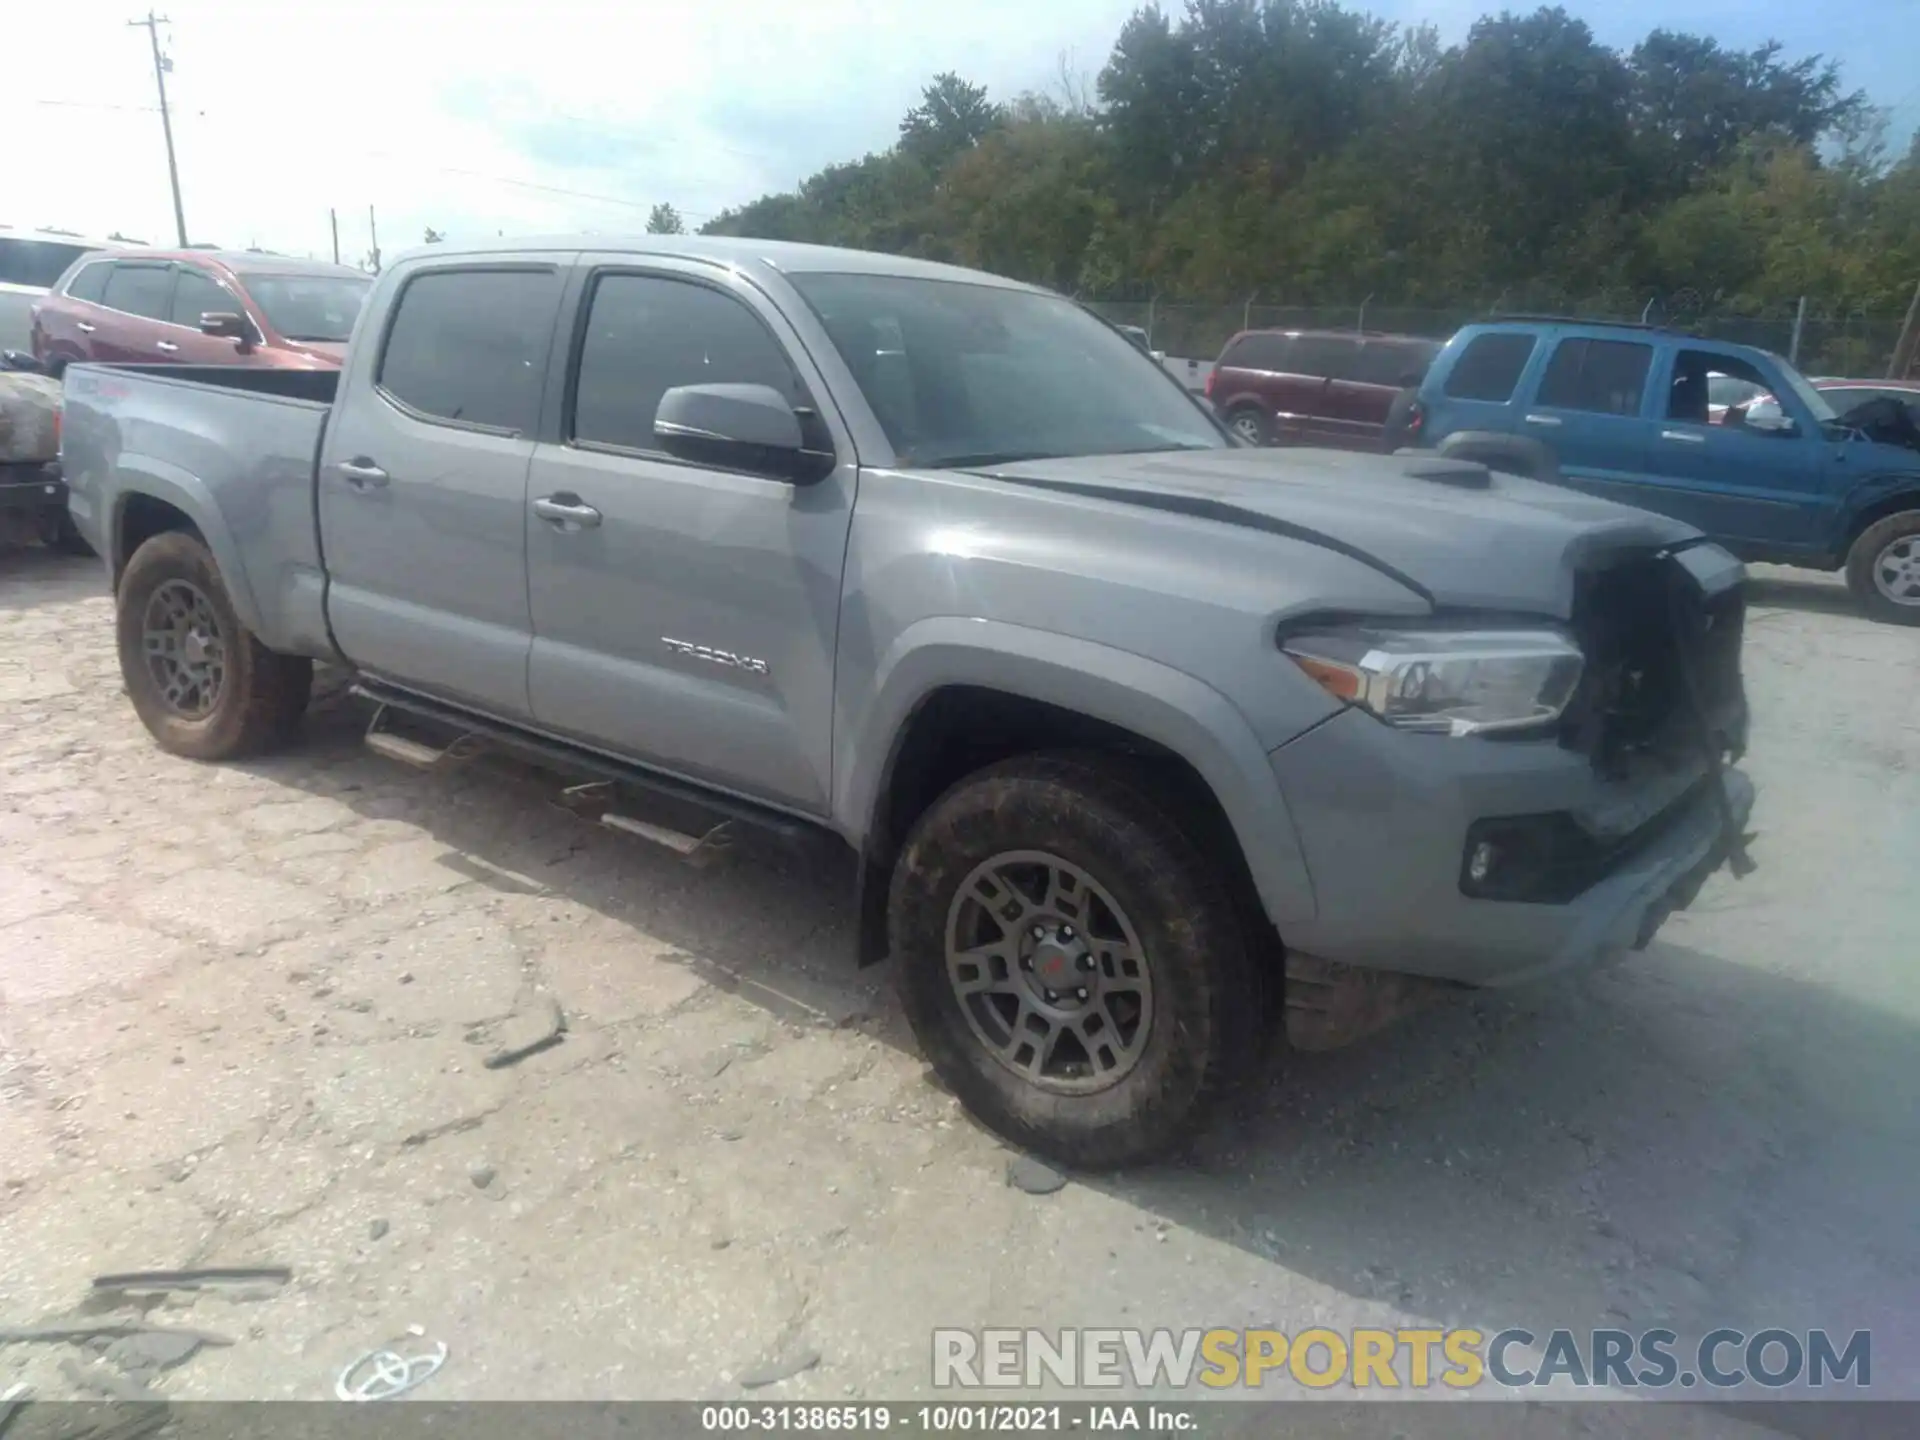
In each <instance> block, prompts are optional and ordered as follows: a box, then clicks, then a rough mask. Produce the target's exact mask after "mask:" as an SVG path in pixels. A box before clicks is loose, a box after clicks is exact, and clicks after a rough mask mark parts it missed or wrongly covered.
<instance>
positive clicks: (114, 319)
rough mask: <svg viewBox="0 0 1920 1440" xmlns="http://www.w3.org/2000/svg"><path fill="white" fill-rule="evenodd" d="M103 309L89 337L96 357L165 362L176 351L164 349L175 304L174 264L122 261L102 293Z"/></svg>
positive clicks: (121, 360)
mask: <svg viewBox="0 0 1920 1440" xmlns="http://www.w3.org/2000/svg"><path fill="white" fill-rule="evenodd" d="M100 304H101V307H102V309H101V314H100V315H99V316H98V317H97V319H95V320H94V321H93V324H94V326H95V330H94V333H93V334H92V335H91V336H89V337H88V340H89V353H88V356H87V358H88V359H90V360H107V361H119V362H121V363H123V364H127V363H131V364H136V365H159V364H165V363H167V362H169V361H171V360H172V358H173V357H172V356H171V355H170V354H168V353H167V352H166V351H164V350H161V349H160V348H159V344H160V342H161V341H162V340H164V339H166V338H167V337H166V331H165V329H164V328H163V327H165V326H166V324H167V323H168V316H169V315H170V314H171V312H172V308H173V266H172V265H170V264H169V263H167V262H166V261H164V260H119V261H115V262H114V266H113V273H112V274H111V275H109V276H108V277H107V285H106V289H105V291H104V292H103V293H102V294H101V296H100Z"/></svg>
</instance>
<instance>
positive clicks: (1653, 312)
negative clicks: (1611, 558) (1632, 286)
mask: <svg viewBox="0 0 1920 1440" xmlns="http://www.w3.org/2000/svg"><path fill="white" fill-rule="evenodd" d="M1088 304H1089V306H1090V308H1092V309H1093V310H1095V311H1097V312H1098V313H1099V314H1101V315H1103V316H1105V317H1106V318H1107V319H1108V320H1111V321H1113V322H1114V323H1115V324H1116V325H1138V326H1139V327H1140V328H1142V329H1143V330H1145V331H1146V332H1147V335H1148V337H1149V340H1150V343H1151V344H1152V347H1153V348H1154V349H1156V350H1162V351H1165V352H1166V353H1167V354H1168V355H1171V356H1179V357H1182V358H1190V359H1196V360H1203V361H1205V360H1212V359H1213V358H1214V357H1215V356H1216V355H1218V354H1219V353H1220V351H1221V349H1222V348H1223V347H1224V346H1225V345H1226V343H1227V341H1228V340H1229V339H1231V338H1232V337H1233V336H1234V335H1235V334H1237V333H1238V332H1240V331H1242V330H1366V331H1371V332H1374V333H1386V334H1399V335H1423V336H1430V337H1432V338H1434V339H1438V340H1444V339H1445V338H1446V337H1447V336H1449V335H1451V334H1453V332H1454V331H1456V330H1458V329H1459V328H1460V327H1461V326H1462V325H1466V324H1470V323H1472V322H1473V321H1476V320H1486V319H1489V318H1491V317H1492V316H1494V315H1496V314H1512V313H1514V311H1513V308H1512V307H1507V308H1503V309H1500V310H1497V311H1496V310H1489V309H1487V308H1486V307H1484V306H1482V307H1476V306H1471V305H1462V306H1456V307H1453V308H1438V309H1435V308H1410V307H1405V306H1396V305H1382V304H1378V303H1375V302H1371V301H1370V302H1368V303H1367V304H1366V305H1364V306H1361V305H1261V304H1258V303H1256V302H1254V301H1251V300H1249V301H1242V302H1240V303H1238V304H1212V305H1210V304H1205V303H1192V302H1187V301H1177V302H1163V301H1153V300H1141V301H1132V300H1122V301H1090V302H1088ZM1560 313H1564V314H1568V315H1577V316H1579V317H1581V318H1583V319H1587V320H1626V321H1636V322H1637V321H1641V320H1643V319H1645V320H1648V321H1654V322H1658V323H1661V324H1666V325H1671V326H1673V327H1674V328H1675V329H1678V330H1684V331H1686V332H1688V333H1689V334H1693V335H1698V336H1700V337H1701V338H1702V339H1708V340H1725V341H1731V342H1734V343H1737V344H1741V345H1754V346H1758V347H1759V348H1761V349H1763V350H1771V351H1773V352H1775V353H1776V354H1779V355H1790V356H1794V357H1795V358H1796V359H1797V361H1798V363H1799V366H1800V368H1801V369H1802V370H1803V371H1805V372H1806V373H1807V374H1809V375H1847V376H1879V375H1884V374H1886V373H1887V364H1888V362H1889V360H1890V359H1891V358H1892V356H1893V350H1894V346H1895V345H1896V344H1897V343H1898V341H1899V338H1900V327H1901V323H1902V320H1903V317H1902V316H1901V315H1897V314H1894V315H1867V314H1863V313H1843V314H1834V313H1831V312H1822V311H1820V310H1818V309H1817V308H1815V307H1814V306H1812V305H1809V306H1808V307H1807V313H1806V314H1805V316H1804V317H1802V316H1801V315H1800V313H1799V307H1798V306H1797V305H1788V306H1785V307H1783V308H1781V309H1780V310H1778V311H1774V312H1769V313H1766V314H1759V315H1720V314H1713V313H1709V312H1706V311H1704V310H1701V309H1698V308H1696V306H1695V304H1694V303H1693V302H1691V301H1690V299H1689V297H1687V296H1675V297H1673V298H1672V300H1670V301H1669V302H1667V303H1666V304H1664V305H1663V304H1661V303H1658V302H1656V303H1655V304H1653V305H1651V306H1646V307H1643V308H1641V309H1639V310H1633V311H1628V310H1625V309H1623V308H1622V307H1620V306H1618V305H1611V306H1606V305H1603V306H1599V307H1588V306H1578V307H1571V308H1569V309H1567V310H1565V311H1563V312H1560ZM1796 328H1797V329H1798V331H1799V335H1798V344H1797V345H1796V344H1795V330H1796Z"/></svg>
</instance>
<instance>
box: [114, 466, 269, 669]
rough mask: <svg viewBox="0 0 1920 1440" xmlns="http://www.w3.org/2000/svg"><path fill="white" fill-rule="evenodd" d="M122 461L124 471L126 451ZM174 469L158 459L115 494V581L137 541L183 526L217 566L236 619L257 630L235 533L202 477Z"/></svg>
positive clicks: (256, 610)
mask: <svg viewBox="0 0 1920 1440" xmlns="http://www.w3.org/2000/svg"><path fill="white" fill-rule="evenodd" d="M120 463H121V469H122V471H123V473H124V472H126V471H128V470H130V469H131V468H132V465H133V462H131V460H130V459H129V458H128V457H122V460H121V462H120ZM172 469H173V467H170V466H168V467H160V466H157V465H156V466H155V467H154V468H151V469H145V470H141V471H140V472H139V473H138V475H137V476H136V477H131V478H134V481H135V483H134V484H133V485H132V486H130V487H128V488H125V489H122V490H121V491H120V492H119V493H118V494H117V495H115V496H114V499H113V510H112V516H111V519H110V521H109V524H108V528H107V535H108V537H109V544H110V550H109V558H110V561H111V563H112V566H113V583H114V587H115V588H116V589H118V588H119V585H120V577H121V575H122V574H123V573H124V572H125V570H126V568H127V562H128V561H129V560H131V559H132V558H133V552H134V551H135V550H137V549H139V548H140V546H141V545H143V544H145V543H146V542H147V541H148V540H151V539H152V538H153V537H154V536H155V535H162V534H166V533H167V532H169V531H184V532H186V533H188V534H190V535H192V536H194V537H195V538H196V539H198V540H199V541H200V543H201V544H203V545H205V546H206V547H207V549H208V550H209V551H210V552H211V553H212V555H213V563H214V564H215V565H216V566H218V567H219V570H220V578H221V581H222V582H223V583H224V584H225V585H226V587H227V597H228V599H229V600H230V601H231V602H232V604H233V608H234V612H235V613H236V614H237V615H238V616H239V617H240V623H241V624H243V625H245V626H246V627H247V628H248V629H249V630H252V631H254V632H255V633H256V634H257V633H258V632H259V630H260V609H259V606H258V605H257V604H256V603H255V599H254V594H253V587H252V585H251V584H250V583H249V581H248V578H247V571H246V567H245V566H244V565H242V564H241V563H240V551H239V548H238V546H236V545H235V544H234V540H233V536H232V535H231V534H230V533H229V532H228V530H227V528H226V526H225V525H224V524H222V523H221V521H220V518H219V513H220V512H219V509H218V507H216V506H215V505H214V503H213V501H212V498H211V497H210V496H208V495H207V493H206V491H205V489H204V487H202V486H201V485H200V482H199V481H197V480H196V479H194V477H193V476H191V475H187V474H185V473H184V472H181V473H179V474H171V473H168V472H169V471H171V470H172Z"/></svg>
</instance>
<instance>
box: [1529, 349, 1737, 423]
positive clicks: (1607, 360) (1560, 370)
mask: <svg viewBox="0 0 1920 1440" xmlns="http://www.w3.org/2000/svg"><path fill="white" fill-rule="evenodd" d="M1652 364H1653V347H1652V346H1651V345H1639V344H1634V343H1632V342H1630V341H1625V340H1562V341H1561V342H1560V344H1559V346H1558V347H1557V348H1556V349H1555V350H1554V352H1553V358H1552V359H1551V360H1549V361H1548V362H1547V373H1546V374H1545V375H1543V376H1541V377H1540V404H1542V405H1545V406H1549V407H1551V408H1553V409H1556V410H1585V411H1589V412H1591V413H1593V414H1596V415H1637V414H1639V413H1640V398H1641V396H1642V395H1644V394H1645V393H1646V388H1647V370H1648V369H1649V368H1650V367H1651V365H1652ZM1701 384H1702V389H1701V395H1702V397H1703V402H1702V403H1703V404H1704V396H1705V393H1706V391H1705V380H1704V378H1703V379H1702V382H1701ZM1703 413H1704V412H1703Z"/></svg>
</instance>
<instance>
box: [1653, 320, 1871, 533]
mask: <svg viewBox="0 0 1920 1440" xmlns="http://www.w3.org/2000/svg"><path fill="white" fill-rule="evenodd" d="M1716 373H1717V374H1721V375H1726V376H1731V377H1733V378H1734V379H1738V380H1744V381H1748V382H1750V383H1751V384H1753V385H1754V386H1756V387H1759V388H1760V389H1762V390H1764V391H1767V392H1770V393H1771V394H1773V395H1775V396H1776V397H1778V398H1779V402H1780V404H1781V406H1782V412H1783V413H1784V414H1785V415H1787V416H1788V417H1789V418H1791V419H1792V420H1793V421H1794V425H1793V427H1792V428H1791V429H1779V428H1761V427H1760V426H1757V425H1749V424H1746V423H1745V419H1744V416H1743V415H1740V414H1739V413H1738V412H1733V411H1730V412H1728V414H1727V415H1726V416H1725V417H1724V418H1723V419H1722V421H1721V423H1719V424H1714V423H1713V420H1712V393H1711V381H1710V378H1709V377H1710V376H1712V375H1714V374H1716ZM1654 396H1655V399H1656V403H1657V405H1658V409H1659V415H1658V423H1657V424H1656V426H1655V428H1654V433H1653V441H1652V445H1651V447H1650V449H1649V453H1648V465H1647V468H1648V470H1649V471H1650V472H1651V476H1650V478H1651V480H1652V482H1653V489H1652V490H1651V492H1650V493H1649V494H1648V495H1647V496H1646V497H1645V498H1643V499H1641V500H1640V501H1639V502H1638V503H1640V504H1643V505H1645V506H1646V507H1647V508H1648V509H1650V510H1659V511H1661V512H1662V513H1663V514H1667V515H1672V516H1675V517H1677V518H1678V519H1681V520H1685V521H1687V522H1688V523H1690V524H1693V525H1698V526H1699V527H1700V528H1701V529H1702V530H1704V531H1706V532H1707V533H1708V534H1709V535H1712V536H1714V537H1715V538H1717V539H1724V540H1738V541H1746V542H1751V543H1754V544H1757V545H1767V546H1784V547H1788V548H1791V547H1794V546H1798V545H1807V546H1814V545H1817V544H1819V543H1822V542H1824V540H1825V538H1826V535H1827V533H1828V527H1827V525H1826V518H1825V517H1826V515H1827V513H1829V512H1831V511H1832V510H1833V509H1834V508H1835V507H1836V506H1837V504H1838V497H1837V496H1829V495H1827V494H1826V493H1825V488H1824V486H1823V484H1822V481H1823V479H1824V477H1825V473H1826V458H1827V457H1828V456H1829V455H1831V454H1833V453H1834V451H1835V449H1836V447H1835V446H1834V444H1833V443H1832V441H1830V440H1829V439H1827V438H1826V436H1825V435H1824V434H1823V433H1822V431H1821V429H1820V426H1819V424H1818V423H1817V422H1815V421H1814V419H1813V417H1812V416H1811V415H1809V414H1807V413H1806V412H1805V410H1804V409H1803V407H1802V406H1801V405H1800V402H1799V400H1798V398H1797V397H1796V396H1794V395H1793V393H1792V388H1791V387H1790V386H1787V385H1784V384H1782V383H1781V377H1780V376H1779V375H1778V374H1776V373H1775V372H1773V371H1772V370H1770V369H1764V368H1762V367H1761V365H1760V363H1759V361H1758V360H1757V359H1755V358H1750V355H1749V354H1743V353H1742V352H1740V351H1736V350H1729V349H1725V348H1722V347H1718V346H1715V345H1712V344H1709V343H1705V342H1699V341H1687V342H1684V343H1680V344H1674V345H1670V346H1669V347H1668V351H1667V354H1666V356H1665V357H1664V358H1663V363H1662V365H1661V367H1660V373H1659V374H1658V376H1657V383H1656V384H1655V386H1654Z"/></svg>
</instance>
